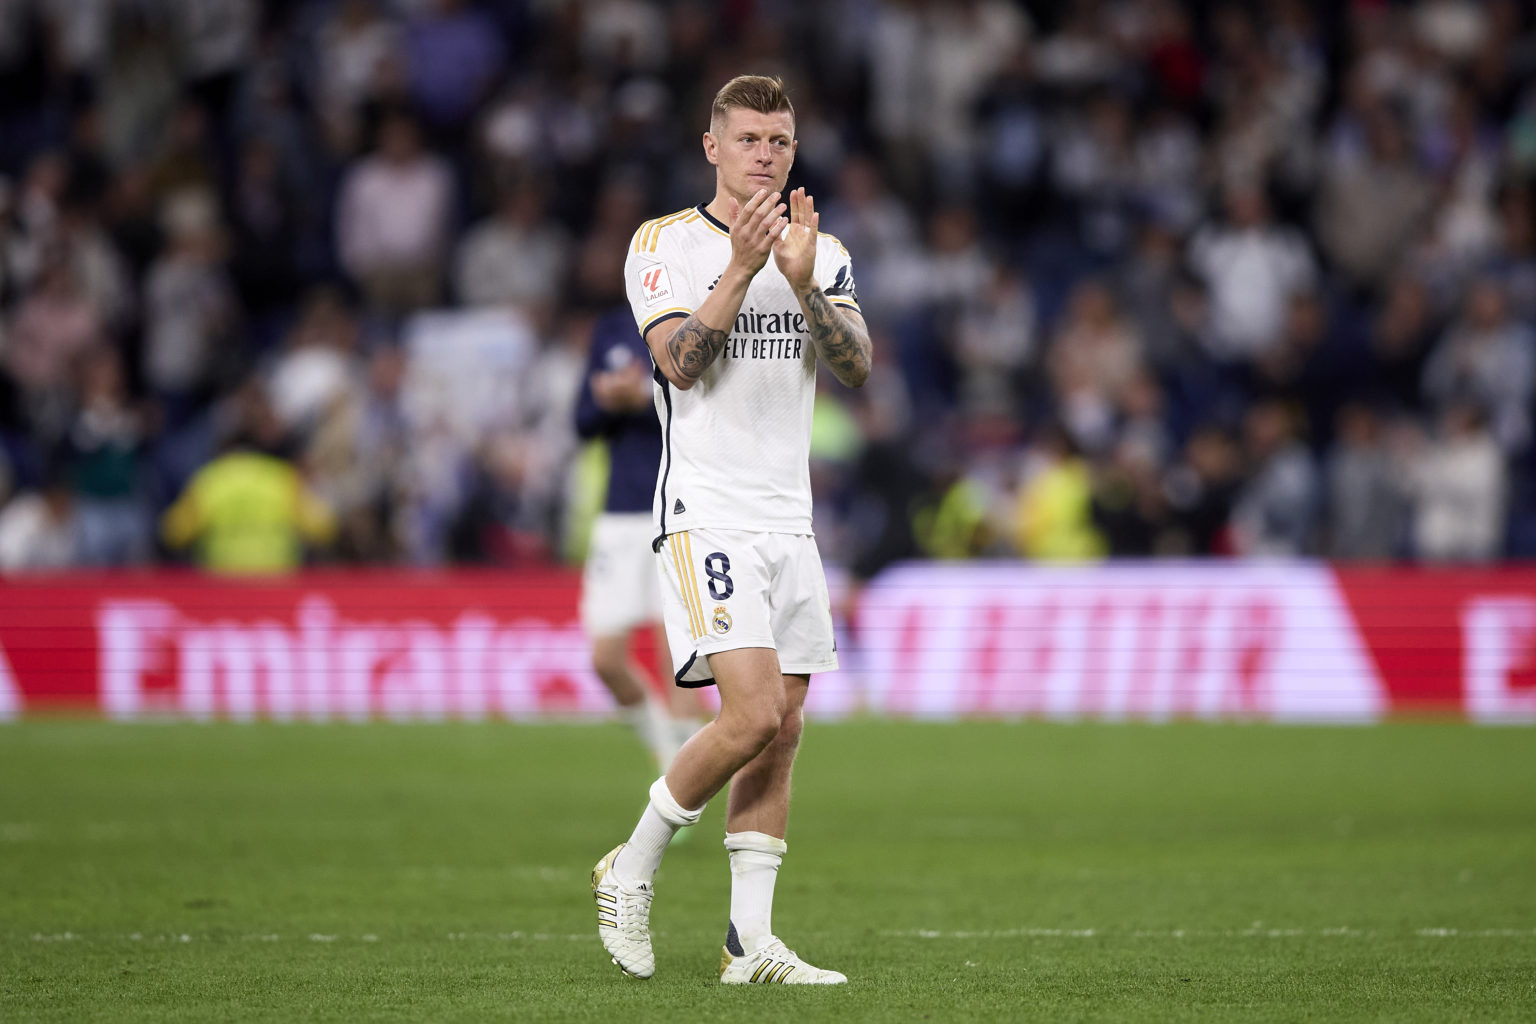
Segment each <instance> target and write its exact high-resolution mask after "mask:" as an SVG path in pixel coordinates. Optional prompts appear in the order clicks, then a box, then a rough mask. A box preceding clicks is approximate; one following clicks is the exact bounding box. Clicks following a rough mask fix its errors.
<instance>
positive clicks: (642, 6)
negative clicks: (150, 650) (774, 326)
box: [0, 0, 1536, 577]
mask: <svg viewBox="0 0 1536 1024" xmlns="http://www.w3.org/2000/svg"><path fill="white" fill-rule="evenodd" d="M749 71H750V72H754V73H767V74H778V75H782V76H783V77H784V79H785V81H786V84H787V85H788V87H789V90H790V94H791V96H792V98H793V100H794V102H795V107H796V112H797V115H798V135H799V139H800V143H801V145H800V150H799V156H798V160H797V163H796V166H795V171H794V174H793V176H792V178H791V184H795V185H805V186H807V187H808V188H809V189H810V191H811V192H812V193H813V194H814V195H815V196H816V197H817V200H818V208H820V209H822V210H823V211H824V212H823V217H822V227H823V228H824V229H825V230H827V231H829V232H831V233H833V234H836V235H837V236H839V237H840V238H841V240H842V241H843V242H844V243H845V245H846V246H847V248H848V249H849V250H850V252H851V253H852V255H853V259H854V268H855V275H856V280H857V287H858V294H859V299H860V302H861V304H862V307H863V310H864V313H865V316H866V317H867V319H868V320H869V323H870V325H871V329H872V333H873V336H874V339H875V348H876V352H877V357H876V363H877V366H876V372H875V374H874V375H873V376H872V378H871V380H870V382H869V384H868V385H867V386H866V387H865V388H864V389H863V390H862V391H860V392H857V393H850V392H846V391H844V390H843V389H841V388H840V387H839V386H838V385H837V384H836V383H835V382H834V381H832V380H831V378H830V375H829V374H825V373H824V374H822V375H821V377H820V379H821V381H822V390H821V393H820V395H819V397H818V403H817V412H816V423H815V430H814V433H813V449H814V450H813V460H812V470H813V484H814V487H815V489H816V492H817V520H818V521H817V533H818V538H819V540H820V543H821V546H822V549H823V552H824V554H825V555H827V556H828V557H829V558H830V559H831V560H835V561H840V562H842V563H844V564H846V565H848V566H849V567H850V568H851V569H852V570H853V572H854V574H855V575H856V576H858V577H867V576H869V575H871V574H873V573H874V572H876V571H878V569H879V568H880V567H881V566H882V565H884V564H887V563H888V562H890V561H892V560H895V559H901V558H908V557H936V558H969V557H1024V558H1029V559H1049V560H1081V559H1092V558H1099V557H1106V556H1124V557H1142V556H1167V557H1196V556H1209V555H1222V556H1237V557H1293V556H1322V557H1327V558H1333V559H1341V560H1394V559H1413V560H1421V561H1481V560H1491V559H1499V558H1522V557H1529V556H1531V555H1532V554H1536V500H1533V491H1536V462H1533V458H1536V448H1533V445H1532V413H1533V397H1536V396H1533V387H1536V333H1533V329H1536V13H1533V12H1532V11H1531V10H1530V8H1529V6H1528V5H1526V4H1522V3H1520V2H1518V0H1487V2H1474V0H1416V2H1396V3H1394V2H1386V0H1355V2H1342V3H1331V2H1322V0H1254V2H1249V3H1233V2H1173V0H1060V2H1044V0H1042V2H1031V3H1010V2H1006V0H945V2H939V0H908V2H896V0H819V2H814V3H813V2H805V0H780V2H777V3H773V4H768V3H761V2H757V0H724V2H721V3H702V2H686V0H684V2H676V3H662V2H655V0H585V2H577V0H478V2H477V0H269V2H261V3H258V2H256V0H10V2H8V3H5V4H4V5H0V445H3V451H0V455H3V457H0V498H3V500H4V505H3V507H0V569H10V570H14V569H25V568H50V567H64V566H87V567H94V566H103V567H105V566H123V565H139V564H145V563H152V562H163V561H167V560H177V559H189V560H193V561H196V562H198V563H199V564H203V565H206V566H208V567H210V568H215V569H223V570H231V571H240V570H250V571H259V570H263V569H281V568H286V567H290V566H294V565H298V564H303V563H305V562H309V563H336V562H340V563H358V562H362V563H395V564H422V565H433V564H443V563H491V564H523V563H528V562H541V561H550V560H558V559H561V558H572V557H577V556H579V550H580V536H581V533H582V529H583V523H584V521H585V519H586V518H587V517H588V516H589V515H590V510H591V508H592V507H593V506H594V504H595V502H594V499H593V491H594V490H596V489H598V488H600V487H601V478H602V466H601V458H600V456H595V457H594V456H593V454H592V453H590V452H584V451H583V450H582V449H581V447H580V445H579V443H578V441H577V439H576V436H575V429H574V422H573V414H572V409H573V404H574V400H575V396H576V393H577V390H578V387H579V385H580V377H581V374H582V372H583V358H584V352H585V348H586V345H587V343H588V339H589V336H590V333H591V327H592V324H593V322H594V321H595V320H596V318H598V317H600V316H601V315H603V314H604V313H607V312H609V311H611V310H612V309H614V308H615V307H620V306H622V303H623V282H622V280H621V272H622V266H623V260H624V254H625V246H626V245H627V244H628V242H629V239H630V236H631V234H632V233H633V231H634V230H635V228H636V227H637V226H638V225H639V224H640V223H641V222H642V221H643V220H645V219H648V218H650V217H655V216H659V215H661V214H664V213H667V212H670V211H673V210H676V209H679V208H681V207H685V206H689V205H693V204H695V203H699V202H703V201H706V200H707V199H709V198H710V196H711V195H712V192H713V174H712V169H711V168H710V167H709V166H708V165H707V164H706V163H705V161H704V159H703V157H702V154H701V150H700V145H699V136H700V134H701V132H702V131H703V130H704V128H705V126H706V122H707V115H708V107H709V100H710V98H711V97H712V95H713V93H714V91H715V90H716V89H717V88H718V87H719V85H720V84H721V83H723V82H724V81H725V80H726V79H728V78H729V77H731V76H732V75H734V74H737V73H742V72H749Z"/></svg>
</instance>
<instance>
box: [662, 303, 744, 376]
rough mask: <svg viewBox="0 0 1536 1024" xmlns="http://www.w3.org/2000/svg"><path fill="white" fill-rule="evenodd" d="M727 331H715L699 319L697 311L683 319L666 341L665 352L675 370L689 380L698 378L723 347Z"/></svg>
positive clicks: (727, 334)
mask: <svg viewBox="0 0 1536 1024" xmlns="http://www.w3.org/2000/svg"><path fill="white" fill-rule="evenodd" d="M729 334H730V332H729V331H717V330H715V329H714V328H713V327H710V326H709V325H707V324H705V323H704V322H703V321H702V320H700V319H699V316H698V314H697V313H695V314H693V315H691V316H689V317H688V319H686V320H684V321H683V325H682V326H681V327H679V328H678V329H677V330H676V331H675V332H674V333H673V335H672V338H671V340H669V341H668V342H667V354H668V355H670V356H671V357H672V365H673V366H676V367H677V372H678V373H680V374H682V375H683V376H684V377H687V378H688V379H689V380H698V379H699V378H700V377H702V376H704V371H705V370H707V369H709V364H710V363H713V362H714V361H715V357H717V356H718V355H720V353H721V351H722V350H724V348H725V339H726V338H727V337H728V336H729Z"/></svg>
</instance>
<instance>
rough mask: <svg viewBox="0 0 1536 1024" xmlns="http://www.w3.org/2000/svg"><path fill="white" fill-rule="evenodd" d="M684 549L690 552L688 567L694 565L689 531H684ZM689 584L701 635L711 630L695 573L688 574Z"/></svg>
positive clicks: (691, 539)
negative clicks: (697, 611)
mask: <svg viewBox="0 0 1536 1024" xmlns="http://www.w3.org/2000/svg"><path fill="white" fill-rule="evenodd" d="M683 550H685V551H686V552H687V553H688V567H689V568H692V567H693V538H692V537H690V536H689V535H688V531H687V530H684V531H683ZM688 586H689V588H690V589H692V591H693V606H694V607H695V608H697V609H698V610H699V636H703V635H704V634H705V633H707V632H709V618H708V616H706V615H705V614H704V600H703V598H701V597H700V596H699V580H698V577H696V576H694V575H693V573H689V574H688Z"/></svg>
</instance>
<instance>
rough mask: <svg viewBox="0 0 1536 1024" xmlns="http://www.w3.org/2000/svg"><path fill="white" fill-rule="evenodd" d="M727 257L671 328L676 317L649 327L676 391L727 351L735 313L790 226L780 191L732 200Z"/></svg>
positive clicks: (650, 341)
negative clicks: (716, 276)
mask: <svg viewBox="0 0 1536 1024" xmlns="http://www.w3.org/2000/svg"><path fill="white" fill-rule="evenodd" d="M730 208H731V213H732V224H731V261H730V263H728V264H726V267H725V270H724V271H723V272H722V273H721V274H720V280H719V281H717V282H715V287H714V289H713V290H712V291H711V292H710V293H709V296H708V297H707V298H705V300H704V301H703V302H701V303H699V308H698V309H696V310H695V311H694V312H693V313H691V314H689V315H688V317H687V318H686V319H684V320H683V323H682V326H680V327H677V328H673V326H672V324H673V322H674V320H675V318H674V320H666V321H663V322H662V323H659V324H657V325H656V326H654V327H652V328H651V329H650V331H649V332H648V333H647V334H646V336H645V344H646V345H647V347H649V348H650V350H651V358H652V359H654V360H655V361H656V366H657V368H658V369H659V370H661V374H662V376H663V377H665V378H667V380H668V381H669V382H670V383H671V384H672V386H673V387H675V388H677V389H678V390H680V391H687V390H688V389H689V388H691V387H693V386H694V385H695V384H697V383H698V382H699V378H700V377H702V376H704V371H705V370H708V369H709V367H710V364H711V363H713V362H714V361H715V359H716V357H718V356H719V355H720V353H721V352H722V351H723V350H724V349H725V339H726V338H728V337H730V334H731V328H733V327H734V326H735V325H736V314H737V313H739V312H741V304H742V303H743V302H744V301H746V298H747V286H748V285H750V284H751V283H752V278H754V277H756V276H757V272H758V271H759V270H761V269H763V264H764V263H766V262H768V253H769V251H770V249H771V248H772V245H773V240H774V239H775V238H777V237H778V236H779V234H780V233H781V232H782V231H783V230H784V228H785V227H786V226H788V224H789V220H788V218H786V217H784V216H783V213H784V211H785V210H786V209H787V207H786V206H785V204H783V203H780V202H779V193H777V192H769V191H768V190H766V189H759V190H758V192H757V194H756V195H754V196H753V197H752V198H751V199H748V200H747V202H746V205H745V206H742V205H740V204H738V203H737V202H736V200H734V199H732V200H730Z"/></svg>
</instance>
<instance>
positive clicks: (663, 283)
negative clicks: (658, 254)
mask: <svg viewBox="0 0 1536 1024" xmlns="http://www.w3.org/2000/svg"><path fill="white" fill-rule="evenodd" d="M637 273H638V274H639V277H640V299H641V301H642V302H644V303H645V304H646V305H647V306H654V305H656V304H658V303H660V302H664V301H666V300H667V299H670V298H671V297H672V278H671V277H669V276H668V275H667V268H666V267H664V266H662V265H661V264H660V263H657V264H655V265H653V266H649V267H642V268H640V270H639V271H637Z"/></svg>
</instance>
